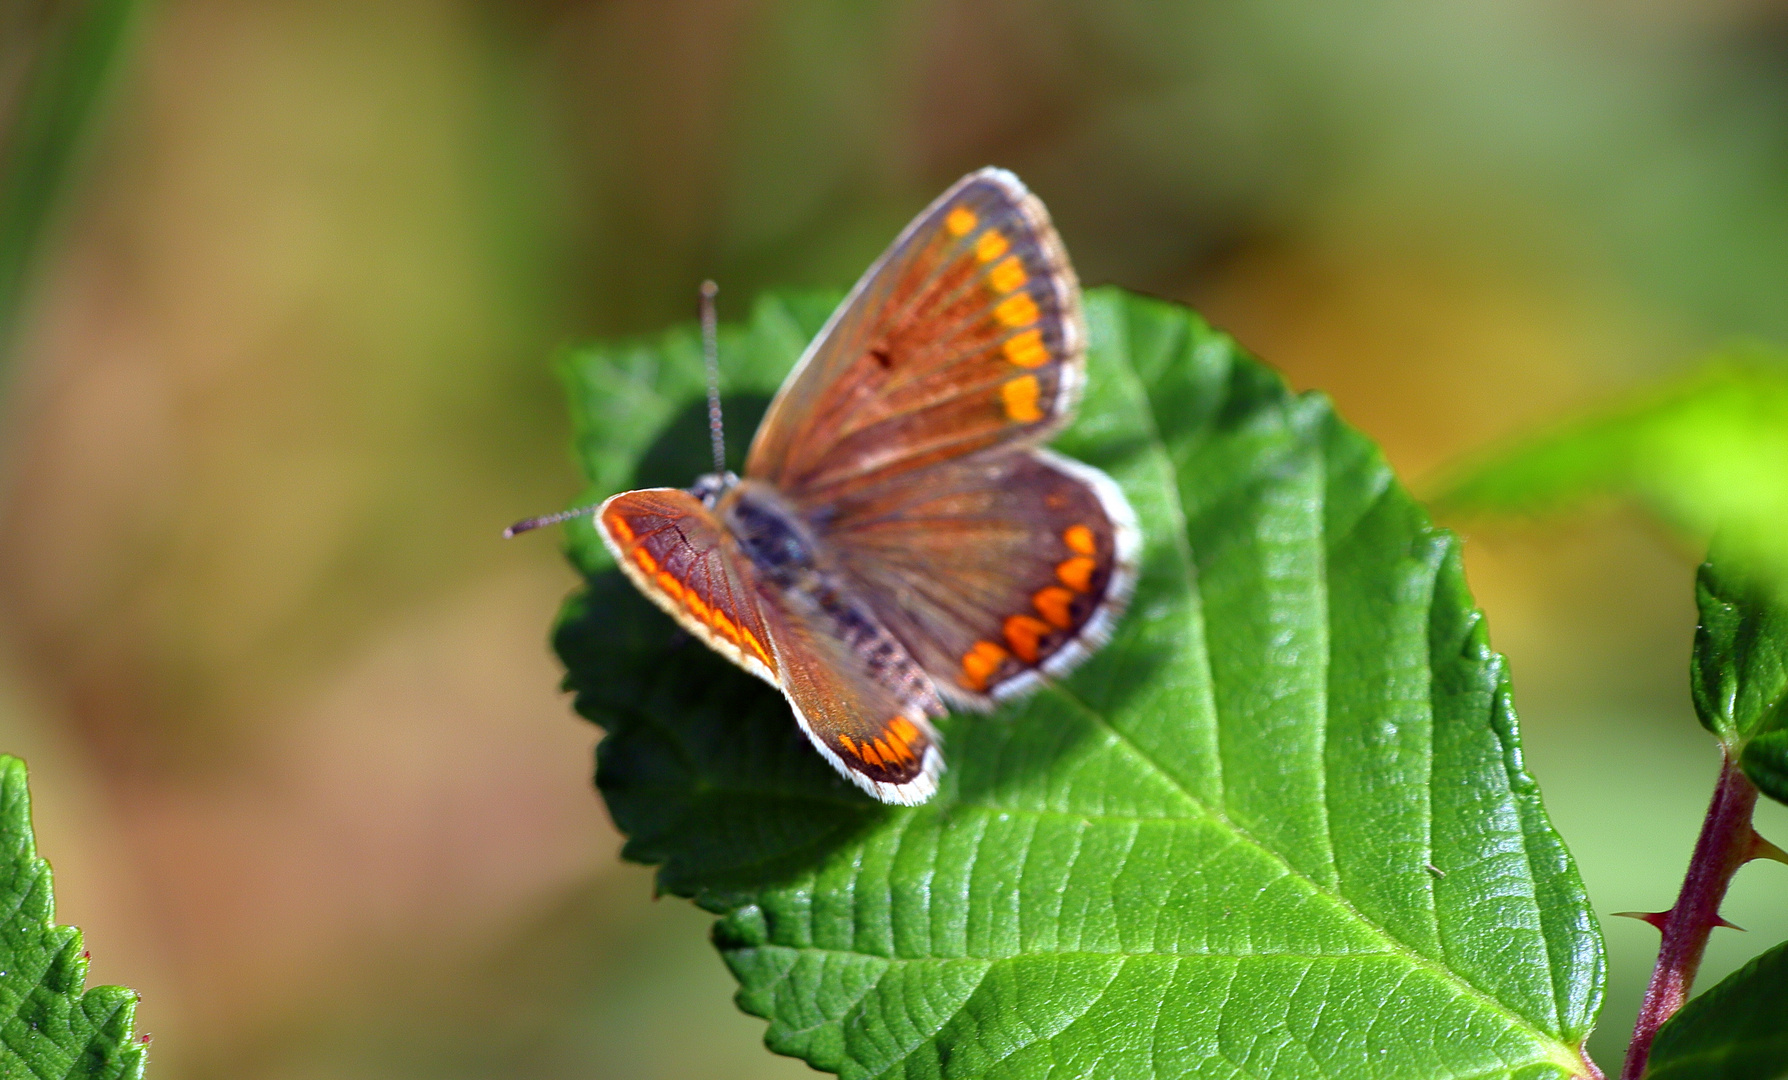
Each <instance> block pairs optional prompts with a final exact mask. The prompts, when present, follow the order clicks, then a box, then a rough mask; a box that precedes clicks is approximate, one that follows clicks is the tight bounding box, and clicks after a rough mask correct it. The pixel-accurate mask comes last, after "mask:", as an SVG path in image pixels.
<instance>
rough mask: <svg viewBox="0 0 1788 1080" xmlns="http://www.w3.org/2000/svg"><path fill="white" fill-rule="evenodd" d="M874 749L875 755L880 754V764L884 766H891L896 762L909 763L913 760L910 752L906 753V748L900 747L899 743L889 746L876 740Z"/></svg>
mask: <svg viewBox="0 0 1788 1080" xmlns="http://www.w3.org/2000/svg"><path fill="white" fill-rule="evenodd" d="M875 749H876V752H877V753H879V754H881V756H882V763H883V764H885V765H892V764H894V763H895V762H896V761H911V760H912V759H913V755H912V752H911V751H908V750H907V749H906V747H904V746H901V745H900V744H899V743H894V744H892V745H890V744H888V743H884V742H882V741H881V740H880V739H877V740H875Z"/></svg>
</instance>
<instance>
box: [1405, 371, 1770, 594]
mask: <svg viewBox="0 0 1788 1080" xmlns="http://www.w3.org/2000/svg"><path fill="white" fill-rule="evenodd" d="M1439 490H1440V494H1439V496H1438V497H1437V498H1436V499H1435V500H1434V502H1435V506H1436V509H1438V510H1440V511H1442V512H1448V513H1451V512H1462V513H1476V514H1510V515H1523V516H1536V515H1543V514H1554V513H1559V512H1562V511H1565V510H1569V509H1571V508H1574V507H1576V506H1579V505H1581V504H1583V503H1585V502H1587V501H1589V500H1591V499H1593V498H1595V497H1598V496H1615V497H1621V498H1631V499H1635V500H1637V501H1638V502H1639V503H1640V504H1642V505H1644V506H1646V507H1647V508H1648V509H1650V510H1651V511H1652V512H1653V513H1655V514H1656V515H1657V516H1658V517H1659V518H1661V519H1662V520H1663V521H1664V522H1665V523H1666V524H1667V525H1670V526H1672V527H1673V528H1675V529H1676V530H1678V531H1679V532H1681V533H1682V534H1684V535H1685V536H1686V537H1688V538H1690V539H1691V540H1693V541H1694V542H1695V543H1696V544H1697V546H1700V545H1703V544H1705V543H1706V542H1707V541H1709V540H1710V539H1711V538H1712V537H1713V536H1714V535H1715V534H1716V533H1717V534H1719V535H1720V536H1721V537H1722V542H1723V543H1725V544H1726V545H1728V547H1729V549H1730V550H1732V551H1733V552H1734V553H1735V554H1738V555H1741V556H1742V557H1743V558H1744V559H1745V560H1746V561H1747V562H1749V563H1751V564H1752V565H1754V566H1756V567H1757V568H1758V570H1759V571H1760V572H1762V573H1763V574H1765V575H1767V576H1768V577H1770V578H1771V579H1772V580H1774V581H1775V582H1776V583H1777V585H1778V587H1781V588H1782V589H1783V590H1784V592H1785V593H1788V356H1784V355H1783V354H1782V353H1780V352H1778V351H1770V350H1766V349H1763V348H1761V347H1749V348H1743V349H1733V350H1729V351H1728V352H1726V353H1723V354H1721V355H1719V356H1716V357H1714V358H1712V359H1711V360H1709V361H1708V362H1707V363H1706V364H1704V365H1702V366H1701V367H1700V368H1699V369H1697V370H1696V371H1694V372H1691V373H1690V374H1688V375H1686V376H1684V377H1682V378H1680V379H1677V380H1674V381H1672V382H1669V383H1666V384H1665V385H1663V386H1661V387H1658V388H1655V389H1651V390H1647V391H1644V392H1641V393H1638V394H1635V395H1632V396H1629V397H1628V398H1626V399H1624V400H1621V401H1617V402H1615V403H1613V404H1611V405H1609V406H1607V407H1605V408H1602V409H1598V410H1595V411H1594V412H1593V413H1591V414H1590V415H1588V416H1586V417H1584V418H1582V419H1580V420H1576V421H1573V422H1569V423H1566V424H1563V425H1561V426H1559V427H1558V428H1556V429H1554V430H1553V431H1550V432H1546V433H1542V434H1539V435H1536V436H1533V437H1531V438H1527V439H1522V440H1517V441H1516V442H1514V443H1512V444H1511V445H1509V446H1507V447H1505V448H1503V449H1502V450H1500V451H1496V452H1493V453H1491V454H1490V455H1489V456H1488V457H1486V458H1484V459H1482V460H1480V461H1478V462H1476V463H1474V464H1470V465H1467V466H1465V467H1463V468H1461V469H1459V470H1457V471H1456V472H1455V473H1454V475H1453V476H1452V477H1451V478H1450V479H1449V480H1447V481H1446V482H1445V483H1443V484H1442V485H1440V488H1439Z"/></svg>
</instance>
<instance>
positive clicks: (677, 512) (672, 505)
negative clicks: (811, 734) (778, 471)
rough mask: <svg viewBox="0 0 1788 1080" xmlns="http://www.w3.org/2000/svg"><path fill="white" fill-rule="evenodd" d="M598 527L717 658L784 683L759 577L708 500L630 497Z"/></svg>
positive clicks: (651, 494) (601, 514) (658, 493)
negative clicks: (708, 505)
mask: <svg viewBox="0 0 1788 1080" xmlns="http://www.w3.org/2000/svg"><path fill="white" fill-rule="evenodd" d="M596 524H597V526H598V529H597V531H598V532H600V533H601V534H602V539H603V541H604V542H605V543H606V544H607V545H608V548H609V550H610V551H611V552H613V553H614V556H615V561H616V562H618V563H619V564H620V566H621V569H622V570H623V571H625V572H626V574H627V576H628V577H629V578H631V579H633V583H634V584H635V585H637V586H639V589H640V591H641V592H643V593H645V594H646V596H647V597H649V598H650V599H651V600H652V602H653V603H655V604H657V605H658V606H659V607H661V608H663V609H664V610H665V611H667V612H669V613H670V615H671V617H672V618H674V619H676V620H677V622H678V624H679V625H681V626H682V627H683V628H684V629H685V630H688V631H689V632H690V633H692V634H694V635H695V636H696V637H698V638H700V639H701V640H702V641H704V642H706V643H707V644H708V645H709V646H710V647H711V648H713V649H714V651H715V652H718V653H719V654H720V655H722V656H724V657H726V658H727V659H728V660H731V661H732V662H733V663H735V664H738V665H739V666H740V667H742V668H744V669H745V670H746V671H749V672H751V673H752V674H753V675H756V676H758V677H759V678H761V679H765V680H767V681H769V682H770V683H772V684H774V685H777V686H780V685H781V684H782V682H781V669H780V666H779V664H778V663H777V659H776V652H775V647H774V638H773V635H772V633H771V631H770V628H769V625H768V619H767V618H766V611H765V607H764V604H763V602H762V600H761V599H760V596H759V591H758V587H757V586H758V582H757V580H756V575H755V574H754V573H753V570H752V567H751V564H750V563H749V562H747V561H746V560H744V559H742V558H741V557H740V555H739V552H738V545H737V544H736V543H735V542H734V541H733V539H732V538H731V537H730V536H728V535H727V533H726V530H725V529H724V528H722V526H721V524H720V522H719V521H718V520H717V519H716V518H715V517H714V515H713V513H712V512H711V511H709V510H708V508H707V507H705V506H703V505H702V502H701V500H700V499H697V498H696V497H695V496H694V495H691V494H690V493H689V492H687V491H683V490H681V489H678V488H647V489H645V490H643V491H629V492H625V493H623V494H620V495H616V496H614V497H613V498H611V499H609V500H608V501H607V502H605V503H603V504H602V505H601V506H600V507H598V508H597V510H596Z"/></svg>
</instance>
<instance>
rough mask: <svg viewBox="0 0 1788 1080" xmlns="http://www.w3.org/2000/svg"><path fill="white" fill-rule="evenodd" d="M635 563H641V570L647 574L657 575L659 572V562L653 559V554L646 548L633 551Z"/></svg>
mask: <svg viewBox="0 0 1788 1080" xmlns="http://www.w3.org/2000/svg"><path fill="white" fill-rule="evenodd" d="M633 561H634V562H636V563H639V568H640V569H641V570H644V571H645V572H646V573H647V574H656V573H657V572H658V560H657V559H654V558H652V553H651V552H649V551H647V550H646V549H645V548H634V549H633Z"/></svg>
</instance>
